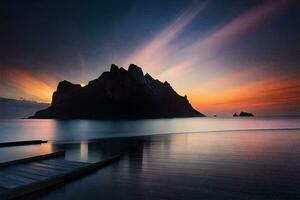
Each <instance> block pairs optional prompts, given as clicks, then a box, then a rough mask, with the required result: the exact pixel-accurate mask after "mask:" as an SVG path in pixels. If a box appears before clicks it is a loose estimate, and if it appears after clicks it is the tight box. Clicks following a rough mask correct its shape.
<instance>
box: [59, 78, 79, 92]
mask: <svg viewBox="0 0 300 200" xmlns="http://www.w3.org/2000/svg"><path fill="white" fill-rule="evenodd" d="M77 88H81V85H80V84H74V83H71V82H70V81H67V80H63V81H60V82H59V83H58V86H57V92H63V91H69V90H73V89H77Z"/></svg>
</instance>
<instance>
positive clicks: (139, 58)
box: [125, 1, 207, 71]
mask: <svg viewBox="0 0 300 200" xmlns="http://www.w3.org/2000/svg"><path fill="white" fill-rule="evenodd" d="M206 5H207V1H203V2H201V3H199V2H198V1H195V2H194V3H193V4H192V5H190V6H189V7H187V8H185V9H184V10H183V11H182V13H181V14H180V15H179V16H178V17H177V18H176V19H175V20H174V21H172V22H171V23H170V24H169V25H168V26H166V27H165V28H164V29H163V30H162V31H160V32H159V33H158V34H157V35H156V36H155V37H154V38H152V39H151V40H150V41H148V42H146V43H145V44H144V45H143V46H141V47H139V48H137V50H136V51H135V52H133V53H132V54H131V55H130V56H129V58H128V59H127V60H126V61H125V65H127V64H129V63H135V64H138V65H140V66H143V68H147V67H148V68H149V70H152V71H153V69H154V68H155V67H156V66H157V67H159V66H161V65H162V63H163V62H164V61H165V60H166V58H167V57H169V56H170V55H171V54H172V51H173V49H172V48H171V45H172V43H173V40H174V39H175V38H176V37H177V36H178V35H179V34H180V33H181V32H182V31H183V30H184V28H185V27H186V26H187V25H188V24H189V23H190V22H191V21H192V20H193V19H194V18H195V17H196V16H197V15H198V14H199V13H200V11H202V10H203V9H204V8H205V7H206ZM150 67H151V68H150Z"/></svg>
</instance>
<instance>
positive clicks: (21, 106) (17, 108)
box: [0, 97, 49, 119]
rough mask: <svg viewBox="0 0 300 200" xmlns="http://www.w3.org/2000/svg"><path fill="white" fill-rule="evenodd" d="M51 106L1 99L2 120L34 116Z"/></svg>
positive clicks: (22, 100)
mask: <svg viewBox="0 0 300 200" xmlns="http://www.w3.org/2000/svg"><path fill="white" fill-rule="evenodd" d="M48 106H49V104H46V103H38V102H34V101H28V100H24V99H21V100H17V99H8V98H3V97H0V119H20V118H26V117H28V116H29V115H33V114H34V113H35V112H36V111H37V110H40V109H44V108H47V107H48Z"/></svg>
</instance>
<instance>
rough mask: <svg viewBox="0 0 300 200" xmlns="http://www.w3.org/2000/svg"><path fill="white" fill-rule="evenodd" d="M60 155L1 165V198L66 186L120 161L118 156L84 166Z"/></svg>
mask: <svg viewBox="0 0 300 200" xmlns="http://www.w3.org/2000/svg"><path fill="white" fill-rule="evenodd" d="M59 155H60V154H57V152H56V153H54V154H53V155H52V154H51V155H49V154H46V155H41V156H37V157H31V158H26V159H25V160H24V159H21V162H20V161H14V162H12V163H14V164H12V163H9V164H4V165H1V163H0V199H13V198H17V197H20V196H23V195H26V194H29V193H32V192H35V191H38V190H41V189H44V188H48V187H51V186H54V185H56V184H59V183H63V182H65V181H68V180H70V179H73V178H76V177H79V176H82V175H84V174H87V173H90V172H92V171H94V170H97V169H99V168H100V167H104V166H106V165H108V164H109V163H111V162H114V161H117V160H119V159H120V155H115V156H112V157H110V158H109V159H106V160H103V161H100V162H96V163H84V162H77V161H69V160H64V159H61V158H60V157H59Z"/></svg>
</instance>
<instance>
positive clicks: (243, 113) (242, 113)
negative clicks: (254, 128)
mask: <svg viewBox="0 0 300 200" xmlns="http://www.w3.org/2000/svg"><path fill="white" fill-rule="evenodd" d="M233 117H254V115H253V114H252V113H248V112H243V111H242V112H241V113H240V114H239V115H238V114H236V113H234V114H233Z"/></svg>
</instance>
